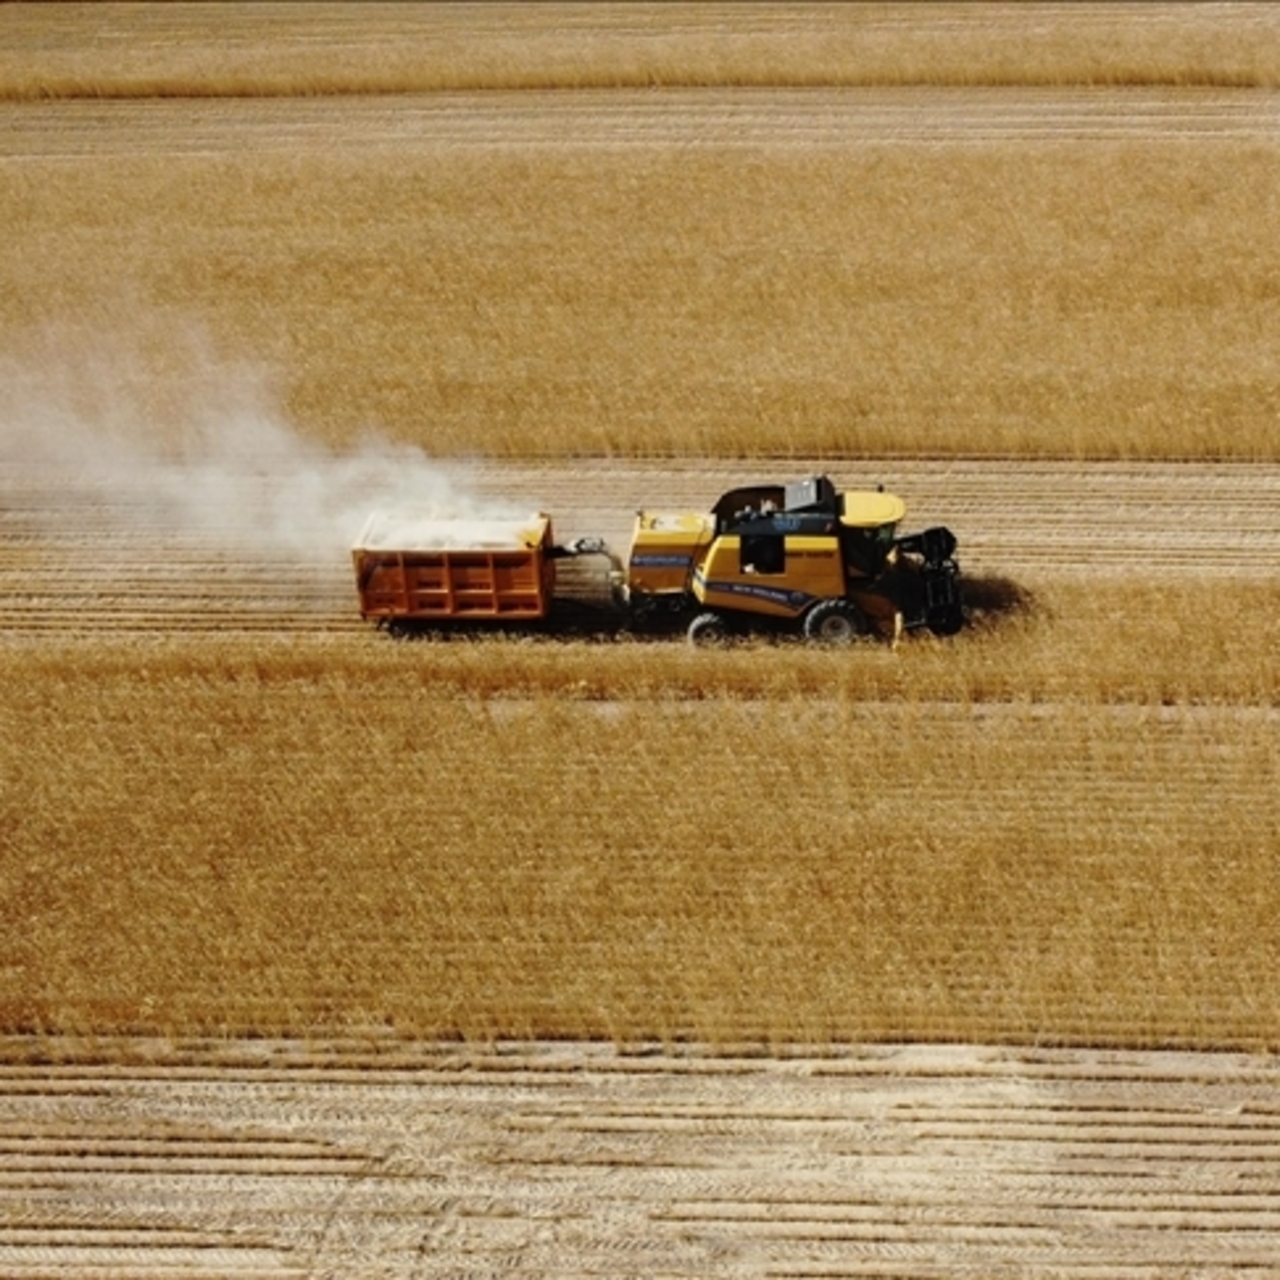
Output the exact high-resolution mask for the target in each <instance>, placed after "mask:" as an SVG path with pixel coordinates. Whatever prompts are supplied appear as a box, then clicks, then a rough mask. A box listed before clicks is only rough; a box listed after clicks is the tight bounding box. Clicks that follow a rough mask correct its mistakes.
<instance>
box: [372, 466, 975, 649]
mask: <svg viewBox="0 0 1280 1280" xmlns="http://www.w3.org/2000/svg"><path fill="white" fill-rule="evenodd" d="M905 514H906V506H905V504H904V503H903V501H902V499H901V498H897V497H895V496H894V495H893V494H889V493H884V492H881V491H876V492H859V491H849V492H843V493H842V492H839V491H838V490H837V489H836V487H835V486H834V485H833V484H832V482H831V481H830V479H828V478H827V477H826V476H816V477H813V478H811V479H807V480H801V481H798V482H797V483H794V484H788V485H757V486H754V487H751V488H745V489H734V490H733V491H732V492H730V493H726V494H725V495H724V496H723V497H722V498H721V499H720V500H719V502H717V503H716V504H715V506H714V507H712V509H711V510H710V511H709V512H705V513H704V512H696V511H682V512H676V513H659V512H652V511H641V512H640V513H639V515H638V516H637V518H636V524H635V531H634V534H633V536H632V540H631V550H630V555H629V557H628V560H627V563H626V565H625V566H621V565H618V564H617V562H616V560H614V558H613V557H612V556H611V555H610V553H609V551H608V548H607V547H606V546H605V544H604V543H603V541H602V540H601V539H599V538H578V539H576V540H574V541H573V542H571V543H568V544H564V545H562V544H560V543H558V542H557V541H556V539H555V536H554V534H553V532H552V528H551V518H550V517H549V516H547V515H545V514H541V513H540V514H537V515H534V516H530V517H528V518H527V519H524V520H413V519H410V520H406V519H402V518H389V517H384V516H381V515H377V514H375V515H374V516H372V517H370V520H369V522H368V524H367V525H366V526H365V529H364V531H363V533H362V534H361V537H360V540H359V542H358V543H357V545H356V547H355V548H353V551H352V557H353V561H354V566H355V573H356V588H357V590H358V592H359V595H360V612H361V614H362V615H363V616H364V617H365V618H369V619H371V620H375V621H377V622H378V624H379V625H380V626H384V627H386V628H387V629H389V630H390V631H392V632H393V633H395V634H408V633H411V632H413V631H415V630H420V629H423V628H431V627H435V626H438V625H443V626H457V625H468V624H479V625H492V624H495V623H496V624H515V625H521V626H525V625H537V624H546V623H554V622H555V621H556V620H557V619H559V620H561V621H563V620H564V619H565V618H566V617H567V616H568V615H569V613H570V612H571V610H570V606H569V603H568V601H566V600H565V599H563V598H561V597H560V596H559V595H558V594H557V590H556V585H557V564H558V562H560V561H561V560H563V559H565V558H569V557H576V556H583V555H610V560H611V562H612V563H613V564H614V565H615V570H614V572H613V573H612V574H611V575H610V579H611V581H612V583H613V586H614V589H615V591H616V594H617V596H618V601H617V603H620V604H621V605H622V609H623V612H622V614H621V616H620V617H619V616H618V613H617V610H616V607H615V606H614V605H610V606H609V608H608V610H606V611H604V612H603V613H601V612H600V611H597V621H599V620H600V619H601V617H604V616H607V617H608V619H609V621H608V623H607V624H606V625H609V626H613V627H616V626H617V625H619V624H621V625H629V626H631V627H633V628H634V629H636V630H644V629H647V628H649V629H659V628H661V629H670V628H671V627H673V626H674V627H683V626H686V625H687V630H688V635H689V638H690V639H691V640H693V641H707V640H711V639H714V638H720V637H723V636H725V635H727V634H729V633H730V632H732V631H734V630H738V629H745V628H746V627H747V626H748V625H750V624H756V625H761V624H767V623H773V624H775V625H777V624H781V625H783V626H791V627H798V628H799V629H800V630H802V631H803V634H804V635H806V636H808V637H809V638H810V639H812V640H818V641H825V642H827V643H841V642H846V641H849V640H852V639H854V638H855V637H857V636H861V635H869V634H873V633H881V634H885V635H892V636H894V638H895V639H896V637H897V636H898V635H899V634H900V633H901V632H902V631H903V630H909V629H912V628H915V627H928V628H929V629H930V630H931V631H934V632H935V633H937V634H938V635H950V634H951V633H952V632H955V631H958V630H959V629H960V627H961V625H962V623H963V621H964V613H963V609H962V606H961V600H960V585H959V568H958V566H957V565H956V562H955V549H956V540H955V538H954V536H953V535H952V534H951V532H950V531H949V530H947V529H943V528H934V529H926V530H925V531H924V532H923V533H917V534H912V535H910V536H908V537H899V536H898V532H897V531H898V525H899V523H900V521H901V520H902V518H903V516H904V515H905Z"/></svg>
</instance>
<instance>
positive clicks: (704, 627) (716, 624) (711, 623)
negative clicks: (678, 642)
mask: <svg viewBox="0 0 1280 1280" xmlns="http://www.w3.org/2000/svg"><path fill="white" fill-rule="evenodd" d="M687 634H688V637H689V643H690V644H723V643H724V642H725V641H726V640H727V639H728V638H729V626H728V624H727V623H726V622H725V620H724V619H723V618H722V617H721V616H720V615H719V614H718V613H700V614H698V616H697V617H696V618H694V620H693V621H692V622H691V623H689V630H688V632H687Z"/></svg>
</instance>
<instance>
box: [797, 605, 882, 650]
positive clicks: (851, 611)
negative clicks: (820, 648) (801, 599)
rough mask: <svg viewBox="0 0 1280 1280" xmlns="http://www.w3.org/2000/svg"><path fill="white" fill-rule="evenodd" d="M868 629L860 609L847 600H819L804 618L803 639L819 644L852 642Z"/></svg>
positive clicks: (863, 634)
mask: <svg viewBox="0 0 1280 1280" xmlns="http://www.w3.org/2000/svg"><path fill="white" fill-rule="evenodd" d="M869 629H870V628H869V627H868V626H867V619H866V616H865V615H864V614H863V612H862V610H861V609H859V608H858V606H857V605H856V604H851V603H850V602H849V601H848V600H819V601H818V603H817V604H815V605H814V606H813V608H812V609H810V610H809V612H808V614H807V615H806V616H805V620H804V634H805V639H806V640H815V641H817V643H819V644H852V643H853V642H854V641H855V640H857V639H858V637H859V636H865V635H866V634H867V632H868V630H869Z"/></svg>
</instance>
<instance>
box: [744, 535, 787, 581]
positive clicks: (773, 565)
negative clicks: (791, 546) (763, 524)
mask: <svg viewBox="0 0 1280 1280" xmlns="http://www.w3.org/2000/svg"><path fill="white" fill-rule="evenodd" d="M741 545H742V572H743V573H782V572H783V571H784V570H785V569H786V565H787V553H786V546H785V542H784V540H783V537H782V535H781V534H777V533H771V534H754V535H744V536H743V538H742V544H741Z"/></svg>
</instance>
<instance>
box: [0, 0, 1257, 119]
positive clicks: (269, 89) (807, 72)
mask: <svg viewBox="0 0 1280 1280" xmlns="http://www.w3.org/2000/svg"><path fill="white" fill-rule="evenodd" d="M0 16H2V18H3V23H4V26H3V30H4V35H5V40H4V42H3V45H4V48H3V51H2V52H0V98H3V97H8V98H13V99H32V98H50V97H67V96H87V97H94V98H109V97H125V96H127V97H132V96H143V95H149V96H182V97H188V96H202V95H204V96H224V97H225V96H237V95H245V96H263V95H287V96H298V95H307V94H339V93H341V94H370V93H382V94H388V93H427V92H433V91H439V90H448V89H468V88H503V89H523V88H583V87H596V86H601V87H606V88H618V87H627V86H638V87H642V88H649V87H656V86H671V85H765V86H777V85H885V84H889V85H899V84H932V85H1063V84H1087V85H1105V84H1121V85H1134V84H1137V85H1150V84H1174V85H1233V86H1275V85H1277V84H1280V58H1278V57H1277V54H1276V52H1275V30H1276V24H1275V22H1274V20H1273V19H1272V17H1271V15H1269V14H1268V13H1267V12H1266V10H1265V8H1263V7H1261V6H1258V7H1250V6H1236V7H1235V8H1234V9H1233V10H1232V11H1230V12H1229V13H1227V14H1225V15H1224V14H1223V13H1221V12H1219V11H1217V10H1213V9H1205V8H1201V7H1200V6H1195V5H1171V4H1165V5H1155V4H1151V5H1144V6H1142V7H1140V8H1137V7H1130V8H1129V9H1127V10H1118V9H1117V7H1116V6H1114V5H1107V4H1093V5H1085V4H1072V5H1070V6H1066V7H1064V6H1060V5H1058V6H1052V5H1051V6H1048V7H1045V6H1043V5H1035V4H1020V3H1006V4H1002V5H992V4H987V5H982V6H963V7H962V6H956V5H949V4H906V5H904V4H897V5H894V4H858V5H840V6H832V5H827V4H812V3H809V4H803V3H802V4H794V3H791V4H786V5H761V4H740V3H728V4H723V3H722V4H715V3H712V4H703V3H694V4H690V3H683V4H670V3H667V4H631V3H628V4H614V5H609V4H597V5H589V6H588V5H579V4H538V5H502V6H498V5H491V4H479V5H475V4H472V5H467V4H453V5H405V4H368V3H362V4H359V5H352V4H347V5H343V4H310V5H308V6H307V7H306V9H305V10H300V9H299V8H298V7H297V6H296V5H293V4H279V3H275V4H271V3H239V4H227V3H223V4H219V5H217V6H210V5H203V4H181V3H165V4H152V5H146V6H132V7H129V8H127V9H116V10H111V9H104V10H101V11H100V12H98V13H94V14H93V15H92V19H90V18H89V16H87V15H86V14H85V13H84V12H83V11H78V10H74V9H69V8H67V7H60V6H22V7H17V8H12V7H11V8H9V9H6V10H5V11H3V13H2V15H0ZM125 51H127V55H128V56H121V53H122V52H125Z"/></svg>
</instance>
